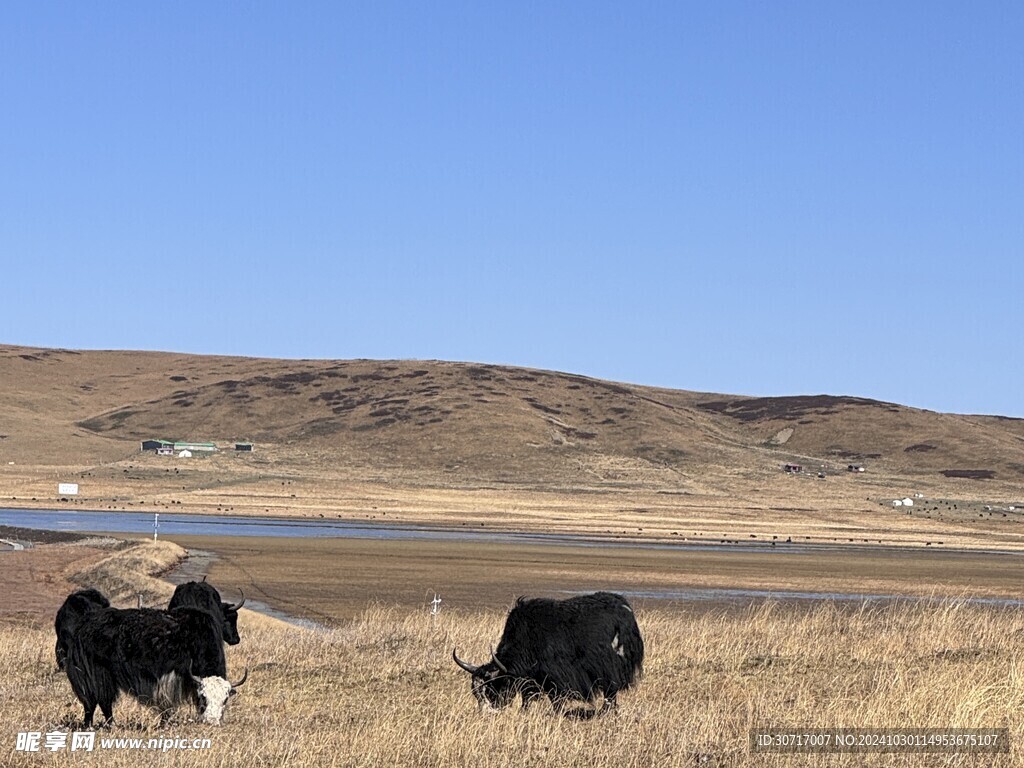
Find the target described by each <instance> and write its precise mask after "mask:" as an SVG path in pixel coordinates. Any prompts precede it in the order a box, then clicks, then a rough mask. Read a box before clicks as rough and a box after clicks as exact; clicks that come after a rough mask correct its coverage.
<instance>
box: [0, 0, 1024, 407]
mask: <svg viewBox="0 0 1024 768" xmlns="http://www.w3.org/2000/svg"><path fill="white" fill-rule="evenodd" d="M0 21H2V24H0V30H2V31H0V35H2V40H3V43H2V45H0V104H2V105H3V109H2V113H0V114H2V115H3V117H2V119H0V169H2V170H0V264H2V269H3V272H2V274H3V275H4V278H3V282H4V284H5V286H6V290H5V291H4V311H3V312H2V315H0V317H2V319H0V342H6V343H14V344H26V345H40V346H61V347H71V348H103V349H109V348H115V349H159V350H174V351H184V352H198V353H217V354H243V355H260V356H273V357H320V358H350V357H371V358H440V359H454V360H472V361H481V362H496V363H508V364H516V365H529V366H538V367H544V368H552V369H557V370H565V371H572V372H577V373H583V374H588V375H593V376H599V377H603V378H611V379H616V380H623V381H631V382H637V383H643V384H653V385H661V386H670V387H678V388H683V389H700V390H708V391H717V392H727V393H742V394H757V395H782V394H808V393H820V392H824V393H831V394H852V395H860V396H866V397H876V398H879V399H884V400H892V401H897V402H901V403H905V404H908V405H914V406H919V407H925V408H932V409H936V410H948V411H957V412H972V413H978V412H984V413H1002V414H1007V415H1016V416H1024V397H1022V394H1021V393H1022V392H1024V363H1022V360H1024V340H1022V338H1024V334H1022V333H1021V327H1022V326H1024V271H1022V270H1024V268H1022V266H1021V262H1022V257H1024V248H1022V244H1024V46H1022V45H1021V43H1020V41H1021V40H1022V39H1024V5H1022V4H1021V3H1018V2H985V3H967V2H964V3H943V2H920V3H914V2H902V3H893V2H877V3H876V2H861V3H838V2H835V3H823V2H817V1H815V2H767V1H766V2H721V3H718V2H715V3H682V2H666V3H636V4H634V3H621V2H616V3H610V2H609V3H600V2H587V3H583V2H579V3H549V2H543V3H542V2H536V3H530V2H520V3H502V4H498V3H481V2H466V3H457V2H444V3H425V2H421V3H412V2H410V3H373V4H371V3H364V4H346V3H322V4H321V3H270V2H266V3H227V2H225V3H185V2H182V3H162V4H141V3H113V2H112V3H102V4H99V3H96V4H90V3H32V2H24V3H8V4H5V5H4V7H3V9H2V10H0Z"/></svg>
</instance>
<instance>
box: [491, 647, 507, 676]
mask: <svg viewBox="0 0 1024 768" xmlns="http://www.w3.org/2000/svg"><path fill="white" fill-rule="evenodd" d="M491 661H493V662H494V665H495V666H496V667H497V668H498V669H500V670H501V674H503V675H507V674H508V670H507V669H506V668H505V665H504V664H502V663H501V662H500V661H498V657H497V656H495V655H494V649H493V648H492V649H491Z"/></svg>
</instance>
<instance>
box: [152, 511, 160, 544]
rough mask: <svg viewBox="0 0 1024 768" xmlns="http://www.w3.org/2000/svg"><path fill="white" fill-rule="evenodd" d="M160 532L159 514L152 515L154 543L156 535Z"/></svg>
mask: <svg viewBox="0 0 1024 768" xmlns="http://www.w3.org/2000/svg"><path fill="white" fill-rule="evenodd" d="M159 530H160V513H159V512H154V513H153V541H156V535H157V533H158V532H159Z"/></svg>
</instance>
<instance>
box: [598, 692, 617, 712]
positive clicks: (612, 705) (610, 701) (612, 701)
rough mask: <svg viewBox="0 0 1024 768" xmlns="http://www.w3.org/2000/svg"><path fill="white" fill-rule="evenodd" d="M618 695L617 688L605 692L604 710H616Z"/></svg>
mask: <svg viewBox="0 0 1024 768" xmlns="http://www.w3.org/2000/svg"><path fill="white" fill-rule="evenodd" d="M618 695H619V689H618V688H612V689H611V690H610V691H606V692H605V694H604V706H603V707H602V709H604V710H616V709H618V706H619V701H618V699H617V698H616V697H617V696H618Z"/></svg>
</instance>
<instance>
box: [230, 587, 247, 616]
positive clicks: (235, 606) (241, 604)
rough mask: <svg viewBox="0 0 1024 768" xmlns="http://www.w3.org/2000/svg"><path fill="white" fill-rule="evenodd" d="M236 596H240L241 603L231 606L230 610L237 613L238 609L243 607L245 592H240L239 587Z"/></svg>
mask: <svg viewBox="0 0 1024 768" xmlns="http://www.w3.org/2000/svg"><path fill="white" fill-rule="evenodd" d="M238 594H240V595H241V596H242V602H240V603H239V604H238V605H232V606H231V610H232V611H237V610H238V609H239V608H241V607H242V606H243V605H245V592H243V591H242V588H241V587H239V588H238Z"/></svg>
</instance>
